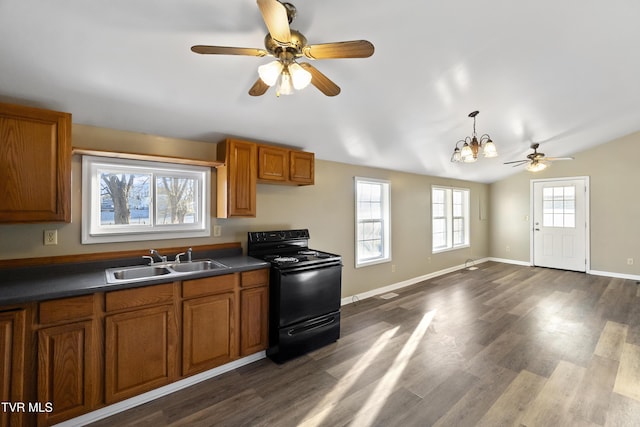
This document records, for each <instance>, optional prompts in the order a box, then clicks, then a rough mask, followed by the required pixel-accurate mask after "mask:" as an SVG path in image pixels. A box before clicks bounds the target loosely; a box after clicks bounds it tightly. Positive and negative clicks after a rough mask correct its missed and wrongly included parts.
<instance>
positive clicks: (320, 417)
mask: <svg viewBox="0 0 640 427" xmlns="http://www.w3.org/2000/svg"><path fill="white" fill-rule="evenodd" d="M398 329H399V326H396V327H395V328H393V329H390V330H388V331H386V332H385V333H384V334H382V335H381V336H380V338H378V339H377V340H376V342H375V343H374V344H373V345H372V346H371V348H370V349H369V350H368V351H367V352H366V353H365V354H364V355H362V357H361V358H360V359H358V360H357V361H356V363H355V364H354V365H353V367H352V368H351V369H350V370H349V372H347V373H346V374H345V375H344V376H343V377H342V378H341V379H340V381H339V382H338V384H336V385H335V387H333V389H332V390H331V391H330V392H329V394H327V395H326V396H325V397H324V399H322V401H321V402H320V403H318V404H317V405H316V406H315V407H314V408H313V409H312V410H311V411H310V412H309V414H314V415H313V416H312V417H311V418H308V419H306V420H304V421H303V422H302V423H301V424H299V426H304V427H316V426H318V425H320V424H322V421H324V419H325V418H326V417H327V415H329V414H330V413H331V411H333V408H334V407H335V405H336V404H337V403H338V402H339V401H340V399H342V397H343V396H344V395H345V394H346V393H347V392H348V391H349V389H350V388H351V387H352V386H353V385H354V384H355V382H356V381H357V380H358V378H360V376H361V375H362V374H363V373H364V371H365V370H366V369H367V368H368V367H369V366H370V365H371V363H372V362H373V361H374V360H375V358H376V356H377V355H378V354H379V353H380V352H381V351H382V349H383V348H384V347H385V346H386V345H387V344H388V343H389V340H390V339H391V338H392V337H393V336H394V335H395V334H396V332H398ZM316 411H320V412H318V413H317V414H315V412H316Z"/></svg>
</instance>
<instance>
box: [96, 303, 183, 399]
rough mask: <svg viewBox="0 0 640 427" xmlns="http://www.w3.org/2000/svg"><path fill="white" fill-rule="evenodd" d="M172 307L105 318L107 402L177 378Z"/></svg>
mask: <svg viewBox="0 0 640 427" xmlns="http://www.w3.org/2000/svg"><path fill="white" fill-rule="evenodd" d="M173 310H174V308H173V305H163V306H159V307H153V308H146V309H139V310H135V311H131V312H126V313H120V314H113V315H110V316H107V317H106V318H105V341H106V345H105V346H106V354H105V401H106V403H108V404H109V403H113V402H116V401H118V400H122V399H126V398H128V397H132V396H135V395H137V394H140V393H144V392H146V391H149V390H152V389H154V388H157V387H160V386H163V385H166V384H168V383H170V382H172V381H174V380H175V379H176V378H177V372H176V358H177V354H176V351H177V333H178V332H177V325H176V316H175V313H174V311H173Z"/></svg>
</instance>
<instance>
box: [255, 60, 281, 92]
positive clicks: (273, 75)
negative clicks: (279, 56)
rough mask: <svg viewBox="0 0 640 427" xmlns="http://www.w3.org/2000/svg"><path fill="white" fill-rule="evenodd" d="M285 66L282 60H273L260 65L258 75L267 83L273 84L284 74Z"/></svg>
mask: <svg viewBox="0 0 640 427" xmlns="http://www.w3.org/2000/svg"><path fill="white" fill-rule="evenodd" d="M283 68H284V67H283V66H282V63H281V62H280V61H272V62H269V63H268V64H264V65H261V66H259V67H258V75H259V76H260V78H261V79H262V81H263V82H264V83H265V84H266V85H268V86H273V85H274V84H276V83H277V82H278V77H280V74H282V70H283Z"/></svg>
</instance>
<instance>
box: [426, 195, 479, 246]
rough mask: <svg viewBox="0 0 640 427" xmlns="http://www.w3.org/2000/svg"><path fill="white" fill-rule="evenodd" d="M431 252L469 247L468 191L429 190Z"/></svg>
mask: <svg viewBox="0 0 640 427" xmlns="http://www.w3.org/2000/svg"><path fill="white" fill-rule="evenodd" d="M431 225H432V234H433V236H432V249H433V252H440V251H445V250H448V249H456V248H461V247H466V246H469V234H470V230H469V190H467V189H462V188H449V187H432V188H431Z"/></svg>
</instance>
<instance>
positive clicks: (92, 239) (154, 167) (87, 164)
mask: <svg viewBox="0 0 640 427" xmlns="http://www.w3.org/2000/svg"><path fill="white" fill-rule="evenodd" d="M118 166H125V167H127V168H134V169H139V170H140V171H146V172H149V171H150V172H158V171H160V172H166V173H173V174H175V175H181V174H187V175H188V176H198V182H199V187H200V188H199V194H200V200H201V202H202V203H200V204H199V212H198V216H199V217H200V218H202V221H200V222H198V223H196V224H189V225H184V224H181V225H170V226H169V225H157V226H155V227H145V229H135V228H131V229H120V230H118V229H117V228H114V229H112V231H109V232H106V231H101V230H99V227H95V226H92V225H93V224H98V223H99V221H100V209H97V208H96V207H98V206H100V179H99V177H98V175H97V170H98V169H99V168H104V167H118ZM92 208H93V209H92ZM210 212H211V168H208V167H202V166H192V165H184V164H173V163H164V162H152V161H142V160H131V159H120V158H106V157H96V156H83V157H82V223H81V229H82V244H94V243H112V242H132V241H142V240H166V239H181V238H191V237H209V236H210V235H211V230H210V228H211V214H210Z"/></svg>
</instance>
